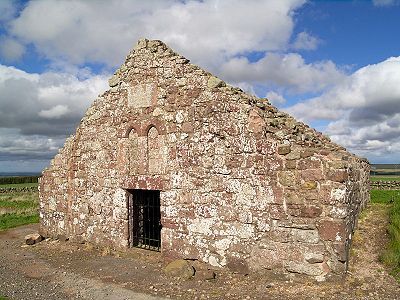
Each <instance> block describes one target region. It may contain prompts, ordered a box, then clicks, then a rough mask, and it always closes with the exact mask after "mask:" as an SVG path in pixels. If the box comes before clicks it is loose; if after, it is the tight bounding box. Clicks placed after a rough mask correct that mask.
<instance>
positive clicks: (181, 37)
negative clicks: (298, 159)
mask: <svg viewBox="0 0 400 300" xmlns="http://www.w3.org/2000/svg"><path fill="white" fill-rule="evenodd" d="M399 16H400V1H396V0H394V1H392V0H374V1H305V0H271V1H269V0H265V1H256V0H253V1H251V0H250V1H239V0H219V1H218V0H205V1H174V0H153V1H133V0H129V1H128V0H119V1H112V0H110V1H105V0H98V1H53V0H51V1H50V0H37V1H8V0H1V1H0V172H24V171H40V170H41V169H42V168H44V167H46V166H47V165H48V163H49V160H50V159H51V158H52V157H53V156H54V155H55V153H57V150H58V148H59V147H61V146H62V145H63V143H64V140H65V138H66V137H67V136H68V135H70V134H72V133H73V132H74V130H75V128H76V126H77V124H78V122H79V120H80V119H81V117H82V116H83V114H84V112H85V110H86V109H87V108H88V107H89V106H90V104H91V103H92V101H93V100H94V99H95V98H96V96H97V95H98V94H99V93H102V92H104V91H105V90H106V89H107V88H108V87H107V79H108V78H109V77H110V76H111V75H112V73H113V72H114V70H115V69H116V68H118V67H119V65H120V64H121V63H122V62H123V60H124V58H125V55H126V54H127V53H128V52H129V50H130V49H131V48H132V47H133V45H134V44H135V43H136V41H137V39H139V38H142V37H147V38H150V39H161V40H163V41H164V42H166V43H167V44H168V45H170V46H171V47H172V48H173V49H175V50H176V51H177V52H179V53H180V54H182V55H184V56H186V57H187V58H189V59H190V60H191V61H192V62H193V63H195V64H197V65H199V66H201V67H202V68H204V69H206V70H208V71H211V72H212V73H214V74H216V75H218V76H219V77H221V78H222V79H224V80H225V81H227V82H228V83H230V84H232V85H236V86H240V87H241V88H243V89H245V90H246V91H248V92H250V93H255V94H257V95H258V96H260V97H267V98H269V99H270V101H271V102H272V103H273V104H274V105H276V106H277V107H279V108H281V109H282V110H285V111H287V112H289V113H291V114H292V115H294V116H295V117H296V118H298V119H300V120H302V121H304V122H306V123H308V124H310V125H312V126H313V127H315V128H317V129H318V130H320V131H322V132H324V133H326V134H328V135H329V136H330V137H331V138H332V140H334V141H336V142H338V143H339V144H342V145H343V146H345V147H346V148H347V149H348V150H350V151H352V152H354V153H356V154H359V155H361V156H364V157H367V158H368V159H369V160H370V161H371V162H372V163H398V162H399V161H400V138H399V136H400V41H399V39H398V31H399V28H400V17H399Z"/></svg>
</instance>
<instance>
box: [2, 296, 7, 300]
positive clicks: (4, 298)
mask: <svg viewBox="0 0 400 300" xmlns="http://www.w3.org/2000/svg"><path fill="white" fill-rule="evenodd" d="M7 299H8V298H6V297H4V296H0V300H7Z"/></svg>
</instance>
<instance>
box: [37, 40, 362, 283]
mask: <svg viewBox="0 0 400 300" xmlns="http://www.w3.org/2000/svg"><path fill="white" fill-rule="evenodd" d="M109 84H110V87H111V88H110V89H109V90H108V91H106V92H105V93H104V94H103V95H101V96H99V97H98V98H97V99H96V100H95V101H94V103H93V105H92V106H91V107H90V108H89V109H88V111H87V112H86V114H85V116H84V117H83V119H82V121H81V122H80V124H79V126H78V128H77V130H76V133H75V135H73V136H71V137H70V138H69V139H67V141H66V142H65V145H64V147H63V148H62V149H60V151H59V153H58V154H57V155H56V156H55V158H54V159H53V160H52V162H51V165H50V167H49V168H48V169H46V170H44V172H43V177H42V178H41V180H40V219H41V226H40V228H41V230H40V231H41V234H42V235H44V236H60V235H62V236H66V237H68V238H70V240H75V241H89V242H92V243H98V244H102V245H108V246H112V247H115V248H125V247H129V236H130V234H129V232H130V230H131V228H130V225H129V222H128V214H129V209H128V191H127V190H129V189H149V190H160V201H161V207H160V209H161V223H162V230H161V242H162V246H161V252H162V253H163V255H164V256H165V257H167V258H169V259H178V258H183V259H197V260H200V261H203V262H206V263H208V264H210V265H212V266H214V267H227V268H229V269H231V270H232V271H238V272H251V271H259V270H263V269H273V270H280V271H283V272H295V273H302V274H307V275H311V276H318V277H320V278H323V277H324V276H325V275H326V274H330V273H336V274H343V273H344V272H345V270H346V267H347V262H348V252H349V247H350V244H351V238H352V233H353V230H354V227H355V225H356V222H357V217H358V214H359V212H360V210H361V209H362V208H363V207H364V206H365V205H366V203H367V202H368V200H369V164H368V162H367V161H366V160H364V159H360V158H358V157H356V156H355V155H353V154H351V153H349V152H347V151H346V150H345V149H344V148H343V147H341V146H339V145H336V144H334V143H332V142H331V141H330V140H329V138H327V137H326V136H323V135H322V134H321V133H318V132H316V131H315V130H313V129H311V128H309V127H308V126H307V125H305V124H303V123H301V122H297V121H296V120H295V119H294V118H292V117H291V116H289V115H288V114H286V113H283V112H280V111H278V110H277V109H276V108H275V107H273V106H272V105H271V104H270V103H269V102H268V100H267V99H259V98H256V97H255V96H251V95H248V94H246V93H244V92H242V91H241V90H240V89H238V88H234V87H231V86H229V85H227V84H225V82H223V81H222V80H220V79H218V78H216V77H214V76H213V75H211V74H209V73H207V72H206V71H204V70H202V69H200V68H199V67H197V66H195V65H193V64H190V63H189V61H188V60H187V59H186V58H184V57H182V56H180V55H178V54H176V53H175V52H174V51H172V50H171V49H170V48H168V47H167V46H166V45H165V44H163V43H162V42H161V41H156V40H154V41H148V40H145V39H143V40H139V42H138V44H137V46H136V48H135V49H134V50H132V51H131V52H130V53H129V55H128V56H127V58H126V61H125V63H124V64H123V65H122V66H121V67H120V69H118V70H117V71H116V73H115V75H114V76H113V77H112V78H111V79H110V80H109Z"/></svg>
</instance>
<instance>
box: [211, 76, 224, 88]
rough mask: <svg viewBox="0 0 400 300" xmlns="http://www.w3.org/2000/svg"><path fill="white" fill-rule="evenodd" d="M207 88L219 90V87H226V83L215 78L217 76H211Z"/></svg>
mask: <svg viewBox="0 0 400 300" xmlns="http://www.w3.org/2000/svg"><path fill="white" fill-rule="evenodd" d="M207 86H208V87H209V88H210V89H213V88H218V87H223V86H225V82H223V81H222V80H221V79H219V78H217V77H215V76H211V77H210V78H209V79H208V82H207Z"/></svg>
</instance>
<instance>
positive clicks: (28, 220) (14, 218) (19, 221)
mask: <svg viewBox="0 0 400 300" xmlns="http://www.w3.org/2000/svg"><path fill="white" fill-rule="evenodd" d="M38 222H39V215H38V214H35V215H22V214H5V215H2V216H1V217H0V230H5V229H8V228H13V227H17V226H21V225H26V224H32V223H38Z"/></svg>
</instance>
